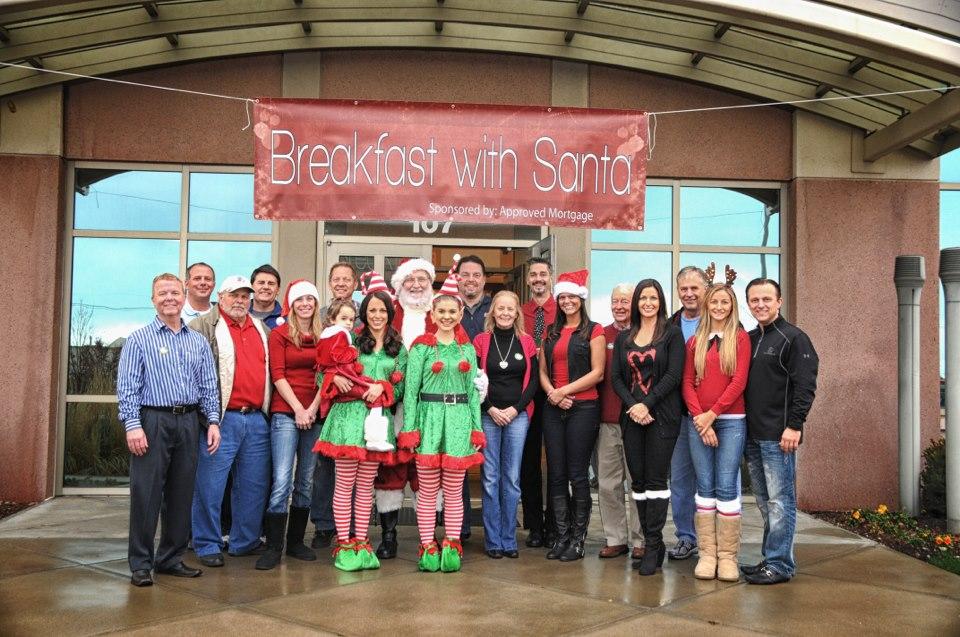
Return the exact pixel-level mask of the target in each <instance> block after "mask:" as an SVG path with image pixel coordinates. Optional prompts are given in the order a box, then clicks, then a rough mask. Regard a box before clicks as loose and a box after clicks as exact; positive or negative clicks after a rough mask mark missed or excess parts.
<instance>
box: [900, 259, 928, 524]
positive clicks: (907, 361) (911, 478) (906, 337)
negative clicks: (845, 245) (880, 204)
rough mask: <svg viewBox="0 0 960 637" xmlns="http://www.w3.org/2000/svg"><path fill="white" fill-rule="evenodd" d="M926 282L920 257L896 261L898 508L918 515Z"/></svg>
mask: <svg viewBox="0 0 960 637" xmlns="http://www.w3.org/2000/svg"><path fill="white" fill-rule="evenodd" d="M924 280H926V274H925V272H924V263H923V257H921V256H914V255H906V256H899V257H897V259H896V265H895V266H894V269H893V281H894V283H895V284H896V286H897V306H898V312H897V331H898V334H897V342H898V346H897V356H898V365H897V368H898V370H899V371H898V377H897V380H898V383H897V385H898V390H899V414H898V415H899V425H900V445H899V448H900V508H901V509H903V510H904V511H906V512H907V513H909V514H910V515H917V514H919V513H920V456H921V453H922V452H921V449H920V292H921V291H922V290H923V282H924Z"/></svg>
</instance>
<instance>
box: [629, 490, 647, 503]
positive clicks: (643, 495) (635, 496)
mask: <svg viewBox="0 0 960 637" xmlns="http://www.w3.org/2000/svg"><path fill="white" fill-rule="evenodd" d="M630 495H631V496H633V499H634V500H636V501H637V502H640V501H643V500H646V499H647V494H646V493H637V492H636V491H633V492H631V494H630Z"/></svg>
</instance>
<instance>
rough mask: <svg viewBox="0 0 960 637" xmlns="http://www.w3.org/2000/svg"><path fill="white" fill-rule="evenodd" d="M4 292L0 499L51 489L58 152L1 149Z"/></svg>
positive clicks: (25, 498)
mask: <svg viewBox="0 0 960 637" xmlns="http://www.w3.org/2000/svg"><path fill="white" fill-rule="evenodd" d="M0 175H3V178H4V183H7V184H16V187H9V188H4V189H3V195H2V196H0V218H2V219H3V220H4V245H3V249H2V250H0V272H3V277H2V283H0V290H2V294H3V297H4V298H6V299H14V301H13V302H10V303H4V304H3V305H2V307H0V323H2V324H3V325H5V326H6V329H7V330H9V331H7V332H6V334H7V338H5V339H4V341H5V342H4V355H3V365H0V396H2V398H0V400H2V402H0V405H2V411H3V418H0V441H2V444H0V500H13V501H19V502H33V501H37V500H42V499H43V498H45V497H48V496H50V495H52V494H53V480H54V474H55V471H54V466H55V465H54V457H55V449H56V421H57V419H56V413H57V412H56V408H57V396H56V378H57V369H58V352H59V350H60V344H59V330H58V326H59V324H60V321H59V316H60V299H61V298H62V297H61V290H60V281H61V279H62V276H61V274H62V271H63V264H62V251H61V250H60V236H61V233H62V222H58V219H60V218H61V216H60V215H59V211H60V201H61V194H62V192H61V191H62V187H63V186H62V184H63V171H62V162H61V160H60V159H59V158H57V157H49V156H46V157H44V156H32V157H31V156H26V155H0Z"/></svg>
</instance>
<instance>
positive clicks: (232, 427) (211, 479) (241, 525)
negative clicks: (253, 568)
mask: <svg viewBox="0 0 960 637" xmlns="http://www.w3.org/2000/svg"><path fill="white" fill-rule="evenodd" d="M231 469H232V470H233V489H232V490H231V497H230V507H231V509H232V511H233V520H232V522H231V525H230V553H231V554H234V555H235V554H238V553H245V552H246V551H249V550H250V549H252V548H254V547H255V546H256V545H257V544H258V543H259V542H260V527H261V524H262V522H263V510H264V508H265V507H266V504H267V492H268V490H269V487H270V428H269V427H268V425H267V419H266V417H265V416H264V415H263V413H262V412H259V411H254V412H251V413H249V414H241V413H240V412H238V411H227V412H226V413H225V414H224V415H223V420H222V421H221V422H220V448H219V449H217V451H216V452H215V453H214V454H213V455H211V454H210V453H208V452H207V437H206V435H204V432H203V430H202V429H201V431H200V440H199V454H198V459H197V480H196V486H195V488H194V491H193V510H192V527H193V550H194V551H195V552H196V554H197V556H198V557H199V556H204V555H213V554H215V553H219V552H221V551H222V550H223V540H222V539H221V536H220V507H221V505H222V503H223V492H224V489H225V488H226V485H227V476H228V475H229V474H230V471H231Z"/></svg>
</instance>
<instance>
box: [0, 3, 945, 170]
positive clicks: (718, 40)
mask: <svg viewBox="0 0 960 637" xmlns="http://www.w3.org/2000/svg"><path fill="white" fill-rule="evenodd" d="M956 5H957V3H950V2H947V3H944V2H941V1H939V0H914V1H913V2H906V1H903V2H898V1H896V0H855V1H851V2H816V1H809V0H777V1H776V2H770V1H767V0H740V1H734V0H679V1H676V2H643V1H640V0H625V1H622V2H599V1H590V0H313V1H311V0H299V1H298V0H167V1H158V2H129V1H124V0H99V1H97V0H72V1H71V0H68V1H66V2H52V1H49V0H39V1H38V0H26V1H22V0H19V1H17V0H15V1H13V2H5V3H2V2H0V61H5V62H13V63H18V64H27V65H30V66H31V67H33V68H32V69H19V68H0V95H7V94H11V93H17V92H20V91H26V90H30V89H34V88H38V87H41V86H46V85H50V84H56V83H60V82H63V81H64V77H63V76H57V75H53V74H48V73H43V72H42V71H40V70H34V69H53V70H61V71H69V72H72V73H79V74H83V75H94V76H100V75H114V74H118V73H122V72H125V71H132V70H139V69H144V68H150V67H156V66H163V65H170V64H178V63H184V62H191V61H196V60H204V59H212V58H222V57H229V56H238V55H250V54H257V53H268V52H283V51H296V50H308V49H361V48H391V49H397V48H417V49H437V50H466V51H488V52H497V53H514V54H520V55H535V56H544V57H550V58H557V59H564V60H571V61H580V62H586V63H591V64H603V65H609V66H616V67H621V68H627V69H633V70H637V71H643V72H649V73H656V74H660V75H665V76H670V77H675V78H678V79H683V80H687V81H692V82H696V83H699V84H703V85H707V86H712V87H716V88H719V89H723V90H727V91H732V92H736V93H740V94H744V95H748V96H751V97H753V98H756V99H757V100H760V101H789V100H800V99H811V98H815V97H833V96H841V95H863V94H873V93H885V92H891V91H903V90H911V89H918V88H942V87H946V86H951V85H960V9H958V8H957V6H956ZM946 93H947V92H946V91H936V92H934V91H931V92H925V93H914V94H909V95H896V96H885V97H876V98H860V99H853V100H842V101H832V102H814V103H808V104H801V105H798V106H797V108H801V109H804V110H808V111H811V112H814V113H817V114H820V115H823V116H825V117H828V118H831V119H834V120H837V121H840V122H844V123H846V124H850V125H853V126H856V127H858V128H861V129H862V130H863V131H864V132H865V134H866V135H867V138H866V141H865V147H866V148H867V152H868V155H869V156H868V157H867V158H868V159H871V160H873V159H877V158H879V157H881V156H883V155H884V154H886V153H889V152H892V151H893V150H896V149H898V148H903V147H905V146H911V147H913V148H915V149H917V150H919V151H921V152H923V153H925V154H926V155H927V156H930V157H936V156H938V155H941V154H943V153H944V152H948V151H949V150H951V149H953V148H956V147H958V146H960V99H957V95H947V94H946ZM248 97H255V96H248ZM895 124H896V125H895ZM894 125H895V126H894Z"/></svg>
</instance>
